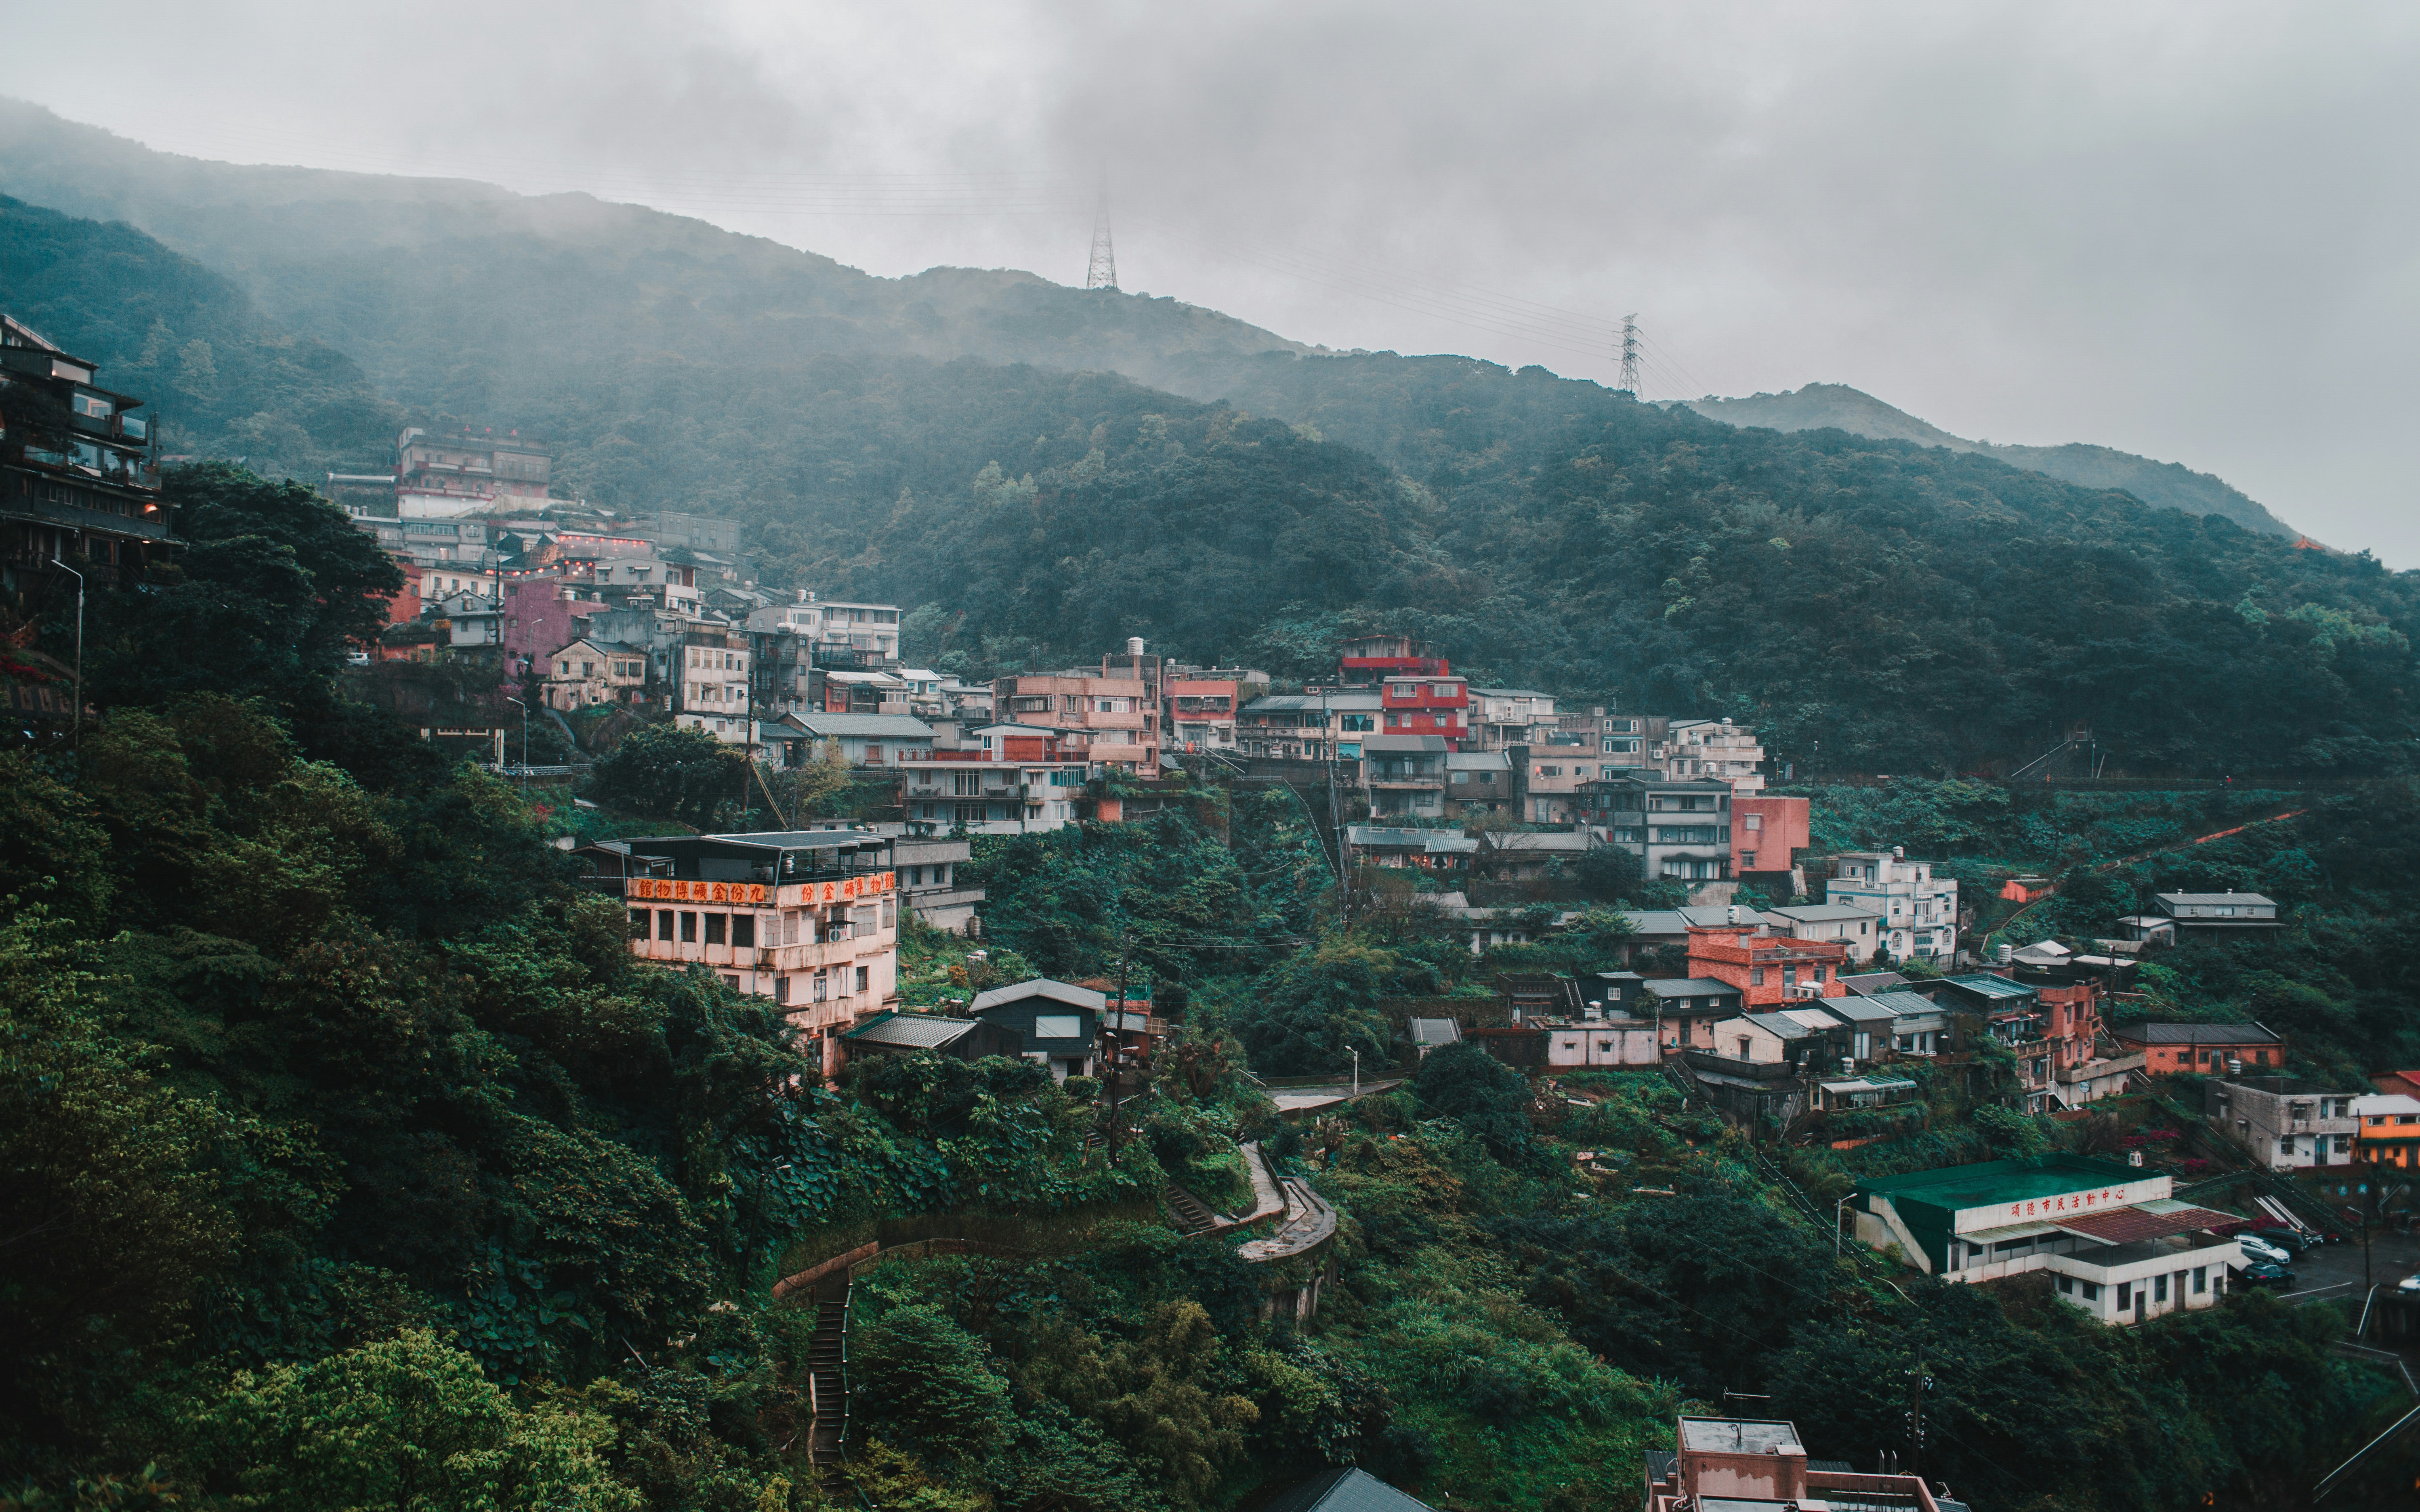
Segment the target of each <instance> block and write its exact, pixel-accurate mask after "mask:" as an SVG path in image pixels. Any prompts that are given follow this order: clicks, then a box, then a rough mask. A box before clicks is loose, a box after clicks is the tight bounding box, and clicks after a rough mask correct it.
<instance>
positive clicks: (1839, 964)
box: [1689, 924, 1849, 1013]
mask: <svg viewBox="0 0 2420 1512" xmlns="http://www.w3.org/2000/svg"><path fill="white" fill-rule="evenodd" d="M1759 928H1760V926H1758V925H1755V924H1720V925H1715V926H1713V927H1708V926H1706V925H1702V924H1692V925H1691V926H1689V975H1690V976H1691V977H1693V978H1702V979H1709V980H1714V981H1719V982H1725V983H1728V984H1729V985H1730V986H1733V987H1736V988H1738V989H1739V992H1740V1000H1741V1003H1742V1005H1743V1011H1745V1012H1749V1013H1755V1012H1760V1011H1763V1010H1765V1009H1768V1008H1778V1007H1781V1006H1783V1005H1784V1004H1787V1003H1790V1002H1792V1001H1795V1000H1799V999H1804V998H1808V997H1846V996H1847V995H1849V989H1848V986H1847V984H1846V983H1844V982H1842V981H1841V980H1840V973H1841V971H1842V970H1843V969H1844V968H1845V967H1846V966H1847V965H1848V964H1849V948H1848V946H1847V945H1845V944H1844V943H1842V942H1840V941H1838V940H1801V939H1793V938H1792V937H1791V936H1790V935H1787V934H1760V933H1757V931H1758V929H1759Z"/></svg>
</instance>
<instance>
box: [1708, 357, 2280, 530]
mask: <svg viewBox="0 0 2420 1512" xmlns="http://www.w3.org/2000/svg"><path fill="white" fill-rule="evenodd" d="M1687 404H1688V408H1689V409H1694V410H1696V411H1697V412H1698V413H1699V414H1701V415H1703V416H1705V417H1706V418H1707V419H1709V420H1719V421H1721V422H1723V423H1724V424H1727V425H1767V426H1771V427H1772V428H1773V429H1775V430H1820V429H1823V427H1825V426H1837V427H1838V428H1839V429H1841V430H1845V431H1847V432H1849V433H1850V434H1851V435H1853V436H1869V437H1871V438H1873V439H1874V440H1885V441H1914V442H1916V444H1917V445H1919V446H1946V447H1947V448H1948V449H1949V450H1951V451H1953V452H1979V453H1981V454H1982V455H1985V456H1992V457H1997V458H1998V459H1999V460H2001V461H2003V462H2006V463H2008V464H2009V466H2010V467H2015V468H2024V470H2026V471H2029V472H2047V473H2049V474H2050V475H2051V476H2052V477H2054V478H2063V479H2065V480H2066V481H2068V482H2069V483H2078V484H2082V485H2083V486H2086V487H2087V488H2123V489H2125V490H2126V491H2127V492H2128V493H2131V494H2133V496H2134V497H2135V498H2137V499H2140V500H2141V501H2143V502H2145V503H2147V504H2154V505H2158V506H2160V507H2163V508H2166V509H2181V510H2183V511H2184V512H2185V513H2186V514H2188V515H2224V516H2226V517H2227V518H2228V519H2231V520H2233V521H2235V523H2237V524H2238V525H2241V526H2242V527H2243V528H2244V529H2245V530H2247V531H2258V532H2263V533H2265V534H2269V535H2292V534H2294V533H2295V532H2294V530H2293V529H2292V527H2290V526H2288V524H2286V522H2285V521H2283V520H2281V519H2279V518H2278V517H2276V516H2274V515H2272V514H2271V513H2269V511H2268V510H2267V509H2265V508H2263V507H2261V505H2260V504H2259V503H2258V502H2257V501H2255V500H2253V499H2252V498H2250V497H2249V496H2247V495H2246V494H2244V493H2243V491H2242V490H2241V489H2239V488H2234V487H2231V486H2228V485H2227V483H2226V480H2224V479H2222V478H2216V477H2212V476H2211V474H2209V473H2207V472H2195V471H2193V470H2192V469H2190V468H2188V467H2185V466H2183V465H2182V464H2180V463H2177V462H2155V461H2153V460H2151V459H2150V458H2149V457H2148V456H2137V455H2134V454H2133V453H2132V452H2120V451H2118V450H2117V449H2116V448H2114V447H2108V446H2090V445H2086V444H2084V443H2082V442H2070V443H2069V444H2067V445H2065V446H2013V445H2002V444H1995V443H1993V442H1991V441H1970V440H1967V439H1966V438H1964V437H1963V436H1953V435H1951V434H1950V433H1949V432H1947V431H1946V430H1943V429H1942V428H1941V427H1940V426H1938V425H1932V424H1926V423H1925V422H1924V421H1921V420H1918V419H1916V417H1915V416H1914V415H1911V414H1909V413H1907V412H1906V411H1905V410H1903V409H1894V408H1892V407H1891V406H1889V405H1887V404H1885V403H1883V401H1881V400H1880V399H1877V398H1875V397H1874V396H1873V395H1872V394H1870V393H1861V392H1859V391H1858V390H1855V389H1853V388H1850V387H1849V386H1848V385H1846V384H1844V383H1809V384H1807V386H1806V387H1804V388H1802V389H1799V390H1797V391H1796V392H1794V393H1757V394H1750V395H1748V396H1746V397H1745V398H1738V399H1716V398H1705V399H1692V400H1689V401H1687Z"/></svg>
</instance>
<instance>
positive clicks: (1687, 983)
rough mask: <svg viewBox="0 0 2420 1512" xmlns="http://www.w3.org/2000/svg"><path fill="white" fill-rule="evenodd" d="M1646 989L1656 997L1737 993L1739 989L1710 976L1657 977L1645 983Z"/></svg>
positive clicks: (1733, 994)
mask: <svg viewBox="0 0 2420 1512" xmlns="http://www.w3.org/2000/svg"><path fill="white" fill-rule="evenodd" d="M1647 990H1648V991H1649V992H1651V993H1653V994H1654V995H1656V996H1658V997H1711V996H1713V995H1715V994H1717V993H1729V994H1730V995H1732V996H1734V997H1736V996H1738V995H1739V989H1738V988H1736V987H1734V986H1732V985H1731V984H1730V982H1727V981H1717V980H1714V978H1712V977H1657V978H1654V979H1652V980H1650V981H1649V982H1648V983H1647Z"/></svg>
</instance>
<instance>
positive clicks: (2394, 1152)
mask: <svg viewBox="0 0 2420 1512" xmlns="http://www.w3.org/2000/svg"><path fill="white" fill-rule="evenodd" d="M2352 1116H2353V1122H2354V1125H2355V1127H2354V1129H2353V1135H2352V1158H2353V1159H2355V1160H2366V1161H2369V1162H2371V1163H2372V1164H2374V1165H2393V1166H2396V1167H2397V1168H2398V1169H2402V1170H2410V1169H2411V1168H2412V1165H2415V1164H2420V1097H2406V1096H2404V1095H2403V1094H2402V1093H2400V1092H2379V1093H2374V1094H2372V1095H2371V1096H2368V1097H2357V1098H2354V1099H2353V1100H2352Z"/></svg>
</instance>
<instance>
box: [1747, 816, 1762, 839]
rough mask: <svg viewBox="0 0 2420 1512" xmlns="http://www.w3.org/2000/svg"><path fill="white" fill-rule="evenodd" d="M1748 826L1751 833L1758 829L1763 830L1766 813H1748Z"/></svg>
mask: <svg viewBox="0 0 2420 1512" xmlns="http://www.w3.org/2000/svg"><path fill="white" fill-rule="evenodd" d="M1747 827H1748V830H1749V832H1750V833H1751V834H1753V833H1755V832H1756V831H1758V830H1761V829H1762V828H1764V815H1762V814H1761V813H1752V814H1750V815H1748V816H1747Z"/></svg>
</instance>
